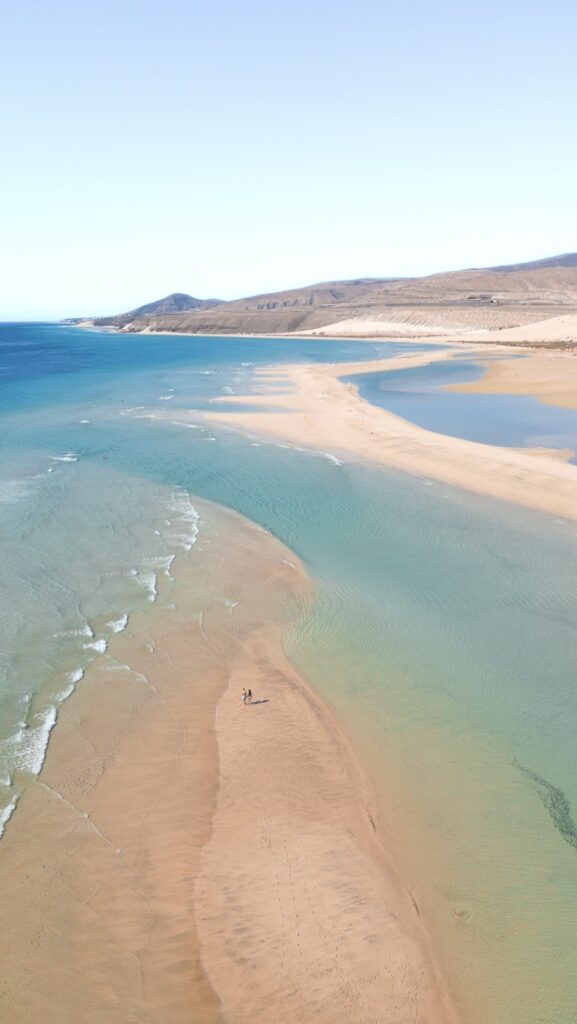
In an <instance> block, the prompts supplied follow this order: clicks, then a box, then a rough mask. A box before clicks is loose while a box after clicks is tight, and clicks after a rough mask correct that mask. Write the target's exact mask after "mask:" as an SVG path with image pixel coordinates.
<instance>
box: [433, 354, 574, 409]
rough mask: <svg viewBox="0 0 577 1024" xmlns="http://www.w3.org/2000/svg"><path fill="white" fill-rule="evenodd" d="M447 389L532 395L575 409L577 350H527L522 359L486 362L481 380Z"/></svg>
mask: <svg viewBox="0 0 577 1024" xmlns="http://www.w3.org/2000/svg"><path fill="white" fill-rule="evenodd" d="M447 390H448V391H463V392H471V393H474V392H477V393H484V394H491V395H531V396H532V397H534V398H538V399H539V400H540V401H541V402H546V403H547V404H548V405H557V406H561V407H563V408H565V409H577V351H575V350H573V351H568V352H561V351H553V352H546V351H543V350H539V351H531V350H526V351H525V352H524V358H523V359H503V360H499V362H495V363H489V364H488V365H487V372H486V373H485V375H484V376H483V378H482V379H481V380H477V381H472V382H471V383H470V384H450V385H449V386H448V388H447Z"/></svg>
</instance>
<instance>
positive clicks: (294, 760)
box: [0, 507, 455, 1024]
mask: <svg viewBox="0 0 577 1024" xmlns="http://www.w3.org/2000/svg"><path fill="white" fill-rule="evenodd" d="M214 522H216V524H217V529H216V530H215V529H214V528H213V525H209V526H208V527H207V526H206V524H205V527H204V530H203V531H202V533H201V537H200V538H199V541H198V542H197V545H195V549H194V552H195V554H194V558H193V560H192V561H191V563H190V569H189V564H188V563H187V560H186V559H185V558H184V556H183V557H182V558H180V559H177V561H176V562H175V565H174V567H173V572H174V575H175V579H176V584H175V586H176V588H177V598H176V600H177V604H176V607H175V608H174V609H170V608H168V607H166V606H165V607H162V608H158V609H151V610H150V611H149V612H143V613H139V614H138V615H135V616H134V617H133V619H131V621H130V624H129V628H128V629H127V631H126V632H124V633H120V634H118V635H117V636H115V637H114V638H113V639H112V640H111V642H110V648H109V653H108V654H107V655H106V656H103V657H102V658H99V659H97V660H96V661H95V662H94V664H93V666H91V668H90V670H89V671H87V673H86V677H85V679H84V680H83V682H82V683H81V684H80V686H79V687H78V689H77V690H76V692H75V693H74V694H73V695H72V696H71V697H70V699H69V700H68V701H67V702H66V703H65V704H64V705H63V706H62V708H61V712H60V715H59V722H58V724H57V726H56V728H55V729H54V733H53V737H52V739H51V743H50V745H49V748H48V753H47V757H46V762H45V765H44V767H43V770H42V772H41V775H40V777H39V779H38V780H37V781H36V782H35V783H31V784H30V785H29V786H28V787H27V789H26V790H25V791H24V793H23V795H22V797H21V801H20V804H19V807H18V809H17V812H16V814H15V815H14V817H13V819H12V821H11V822H10V824H9V827H8V828H7V830H6V833H5V835H4V837H3V839H2V844H1V848H0V852H1V854H2V858H3V864H4V869H5V871H6V872H7V877H10V879H11V881H12V887H11V889H10V891H8V892H7V893H6V894H5V899H4V901H3V905H2V909H1V910H0V923H1V924H2V926H3V928H4V931H5V933H8V931H9V932H10V934H11V943H10V948H9V950H8V951H7V954H6V956H5V961H4V968H5V976H6V981H5V988H4V1017H3V1019H4V1020H5V1021H6V1024H16V1022H18V1024H19V1022H20V1021H21V1020H22V1019H23V1018H24V1017H27V1016H29V1017H31V1018H33V1019H40V1018H41V1019H42V1020H43V1021H45V1024H56V1022H58V1024H77V1021H78V1019H79V1016H80V1015H81V1016H82V1019H83V1020H86V1021H87V1024H88V1022H92V1021H94V1022H96V1021H100V1020H102V1019H106V1021H107V1024H126V1022H127V1021H128V1020H132V1019H142V1017H143V1016H144V1017H145V1018H147V1019H148V1017H151V1019H152V1018H154V1019H164V1020H167V1019H170V1021H171V1024H179V1022H180V1021H182V1024H184V1022H185V1021H186V1022H189V1021H190V1019H191V1012H193V1013H194V1020H195V1024H216V1022H217V1021H220V1020H222V1019H226V1020H227V1021H235V1022H236V1021H238V1022H239V1024H243V1022H244V1021H247V1022H248V1021H249V1020H251V1021H252V1020H254V1019H255V1017H254V1015H253V1014H254V1012H256V1011H255V1007H256V1008H258V1019H259V1020H262V1021H263V1022H266V1021H268V1020H270V1021H271V1022H272V1021H277V1020H280V1019H282V1020H284V1021H287V1022H290V1021H295V1022H296V1021H297V1020H299V1021H302V1020H308V1019H311V1018H312V1016H313V1015H314V1017H315V1019H318V1020H319V1021H326V1022H327V1024H329V1022H330V1024H333V1022H337V1021H338V1020H340V1019H342V1020H343V1021H344V1020H349V1019H351V1018H350V1012H351V1008H354V1014H355V1015H354V1019H355V1021H359V1022H362V1021H367V1022H368V1021H372V1020H374V1019H375V1017H376V1015H378V1014H379V1015H380V1014H383V1013H385V1014H386V1013H390V1014H392V1013H394V1014H395V1020H398V1021H399V1022H402V1024H417V1022H419V1024H420V1022H421V1021H427V1024H449V1022H451V1024H452V1022H453V1021H454V1020H455V1016H454V1011H453V1009H452V1006H451V1004H450V1001H449V999H448V996H447V995H446V993H445V992H444V991H443V988H442V983H441V982H440V980H439V976H438V974H437V972H436V969H435V967H434V964H433V958H432V956H431V955H430V953H429V950H428V948H427V937H426V934H425V932H424V931H423V929H422V925H421V922H420V921H419V918H418V916H417V913H416V911H415V909H414V907H413V906H412V904H411V900H410V896H409V894H408V893H407V892H406V891H405V890H404V889H403V887H402V884H401V883H400V882H399V881H398V879H397V878H396V876H395V874H394V871H393V869H392V868H391V866H390V864H389V863H388V858H387V853H388V851H385V850H384V849H383V848H382V846H381V844H380V841H379V838H378V835H377V834H376V831H375V825H374V818H371V817H370V809H369V808H370V805H371V801H372V797H371V794H370V792H369V789H368V787H367V784H366V783H365V780H364V777H363V773H362V771H361V769H360V767H359V765H358V763H357V761H356V759H355V757H354V755H353V754H352V752H351V750H350V747H349V744H348V741H347V740H346V738H345V736H344V735H343V733H342V732H341V730H340V728H339V726H338V724H337V723H336V721H335V720H334V718H333V716H332V715H331V713H330V711H329V710H328V708H326V706H325V705H324V704H323V703H322V702H321V701H320V700H319V699H318V698H317V697H315V696H314V694H312V692H311V691H310V689H309V688H308V687H307V685H306V683H305V682H304V680H302V679H301V678H300V676H298V674H297V673H296V672H295V670H293V669H292V667H291V666H290V665H289V663H288V662H287V660H286V658H285V657H284V654H283V652H282V639H281V638H282V629H283V625H284V622H285V621H287V620H288V619H290V617H291V616H292V615H294V613H295V607H296V608H298V607H300V606H302V603H303V602H305V603H306V601H307V599H308V594H309V589H310V582H309V581H308V578H307V577H306V576H305V574H304V571H303V570H302V568H301V567H300V565H299V564H298V562H297V560H296V558H295V556H294V555H292V553H291V552H289V551H288V550H287V549H286V548H284V546H283V545H282V544H281V543H280V542H278V541H276V540H275V539H274V538H273V537H271V536H270V534H267V533H266V532H265V531H263V530H262V529H260V528H259V527H256V526H254V525H253V524H252V523H250V522H249V521H247V520H243V519H241V518H240V517H238V516H234V515H233V514H232V513H228V512H227V511H226V510H224V509H221V508H218V507H213V508H212V511H211V524H214ZM199 551H200V552H201V553H202V562H201V563H200V577H199V563H198V561H197V557H198V553H199ZM241 581H242V582H241ZM231 596H234V599H235V600H234V601H231V600H230V597H231ZM199 599H200V601H199ZM199 604H200V608H201V611H200V613H199V612H198V608H199ZM193 609H194V610H193ZM119 673H120V674H119ZM120 682H121V685H120ZM247 683H250V685H251V686H252V688H253V689H254V691H255V699H257V700H258V698H259V697H260V698H261V699H262V700H263V701H267V703H262V704H260V705H259V704H258V703H255V704H254V705H253V706H252V707H250V708H246V707H243V706H242V705H241V702H240V700H239V699H238V698H239V690H240V688H241V687H242V686H243V685H246V684H247ZM216 707H217V708H218V710H217V712H216V715H215V708H216ZM371 822H373V823H372V824H371ZM23 911H24V912H23ZM295 993H296V994H295Z"/></svg>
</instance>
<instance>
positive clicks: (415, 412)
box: [346, 359, 577, 462]
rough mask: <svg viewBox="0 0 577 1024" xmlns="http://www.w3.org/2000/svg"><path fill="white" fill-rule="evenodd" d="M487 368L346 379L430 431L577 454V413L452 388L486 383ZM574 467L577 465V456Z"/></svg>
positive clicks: (461, 364)
mask: <svg viewBox="0 0 577 1024" xmlns="http://www.w3.org/2000/svg"><path fill="white" fill-rule="evenodd" d="M484 373H485V367H484V366H482V365H481V364H480V363H475V362H471V361H468V360H460V359H459V360H449V361H447V362H439V363H431V364H430V365H429V366H416V367H413V368H412V369H409V368H407V369H403V370H393V371H391V372H390V373H387V372H385V373H369V374H356V375H355V376H353V377H347V378H346V379H347V380H348V381H350V382H351V383H353V384H355V385H356V386H357V387H358V389H359V393H360V394H361V395H362V397H363V398H366V399H367V401H369V402H372V403H373V404H374V405H378V406H380V407H381V408H384V409H388V410H389V412H393V413H395V414H396V415H397V416H402V417H403V419H406V420H411V422H413V423H416V424H417V425H418V426H419V427H424V428H425V430H434V431H436V432H437V433H439V434H451V435H452V436H453V437H464V438H466V439H467V440H469V441H481V442H482V443H483V444H497V445H508V446H509V447H512V448H569V449H570V450H571V451H572V452H574V453H577V411H575V410H573V409H562V408H558V407H556V406H552V405H546V404H545V403H543V402H539V401H538V400H537V399H536V398H532V397H531V396H530V395H488V394H474V393H473V394H459V393H455V392H452V391H445V390H444V388H445V387H446V385H448V384H465V383H469V382H470V381H474V380H480V379H481V377H482V376H483V374H484ZM571 461H572V462H575V461H577V458H576V456H575V455H574V456H573V458H572V459H571Z"/></svg>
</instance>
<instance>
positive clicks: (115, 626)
mask: <svg viewBox="0 0 577 1024" xmlns="http://www.w3.org/2000/svg"><path fill="white" fill-rule="evenodd" d="M106 625H107V626H108V627H109V629H111V630H112V632H113V633H122V630H123V629H126V627H127V625H128V612H125V613H124V615H121V616H120V618H119V619H112V621H111V622H107V623H106Z"/></svg>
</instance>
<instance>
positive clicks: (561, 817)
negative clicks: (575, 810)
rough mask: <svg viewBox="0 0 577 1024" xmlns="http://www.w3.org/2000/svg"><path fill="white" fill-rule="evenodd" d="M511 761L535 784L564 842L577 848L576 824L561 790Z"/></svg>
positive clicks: (569, 805)
mask: <svg viewBox="0 0 577 1024" xmlns="http://www.w3.org/2000/svg"><path fill="white" fill-rule="evenodd" d="M513 763H514V765H515V767H516V768H518V769H519V771H520V772H522V773H523V775H525V776H526V777H527V778H528V779H531V781H532V782H534V783H535V784H536V785H537V787H538V789H537V793H538V795H539V798H540V800H541V802H542V803H543V806H544V807H545V810H546V811H547V813H548V815H549V817H550V818H551V821H552V822H553V824H554V826H555V828H556V829H557V831H558V832H559V833H560V834H561V835H562V836H563V839H564V840H565V842H566V843H569V845H570V846H573V847H574V848H575V849H576V850H577V825H576V824H575V821H574V819H573V815H572V814H571V804H570V803H569V801H568V799H567V797H566V796H565V794H564V793H563V791H562V790H561V789H557V787H556V786H553V785H552V783H550V782H547V779H544V778H542V776H541V775H537V773H536V772H533V771H531V769H530V768H524V767H523V765H521V764H519V763H518V762H517V761H514V762H513Z"/></svg>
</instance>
